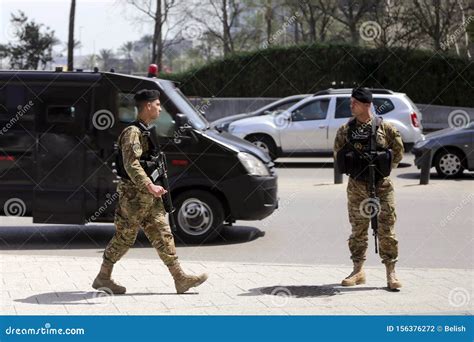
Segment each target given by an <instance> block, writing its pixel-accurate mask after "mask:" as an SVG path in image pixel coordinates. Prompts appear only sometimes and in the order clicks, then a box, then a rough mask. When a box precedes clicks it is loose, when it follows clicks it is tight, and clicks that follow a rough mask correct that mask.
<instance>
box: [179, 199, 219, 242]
mask: <svg viewBox="0 0 474 342" xmlns="http://www.w3.org/2000/svg"><path fill="white" fill-rule="evenodd" d="M174 203H175V208H176V210H175V211H174V213H173V215H174V219H175V222H176V232H175V233H176V236H177V238H178V241H182V242H185V243H203V242H208V241H211V240H213V239H215V238H216V237H217V236H218V235H219V234H220V232H221V231H222V229H223V228H224V225H223V223H224V209H223V208H222V204H221V203H220V202H219V200H218V199H217V198H216V197H215V196H214V195H212V194H211V193H209V192H206V191H202V190H192V191H185V192H183V193H181V194H179V195H178V196H177V197H176V199H175V201H174Z"/></svg>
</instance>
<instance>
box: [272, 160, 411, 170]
mask: <svg viewBox="0 0 474 342" xmlns="http://www.w3.org/2000/svg"><path fill="white" fill-rule="evenodd" d="M410 166H411V164H409V163H400V164H398V168H399V169H403V168H406V167H410ZM275 167H277V168H279V169H332V168H334V162H333V161H328V162H313V161H311V162H300V161H298V162H275Z"/></svg>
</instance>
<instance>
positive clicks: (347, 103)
mask: <svg viewBox="0 0 474 342" xmlns="http://www.w3.org/2000/svg"><path fill="white" fill-rule="evenodd" d="M350 117H352V112H351V98H350V97H338V98H337V101H336V113H335V114H334V118H335V119H342V118H350Z"/></svg>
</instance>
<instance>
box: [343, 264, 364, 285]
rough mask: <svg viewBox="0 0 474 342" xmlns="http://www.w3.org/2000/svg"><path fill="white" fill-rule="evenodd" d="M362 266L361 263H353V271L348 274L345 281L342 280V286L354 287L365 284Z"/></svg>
mask: <svg viewBox="0 0 474 342" xmlns="http://www.w3.org/2000/svg"><path fill="white" fill-rule="evenodd" d="M363 266H364V262H363V261H358V262H354V269H353V271H352V273H351V274H349V275H348V276H347V277H346V279H344V280H342V282H341V285H342V286H354V285H360V284H365V272H364V271H363V270H362V267H363Z"/></svg>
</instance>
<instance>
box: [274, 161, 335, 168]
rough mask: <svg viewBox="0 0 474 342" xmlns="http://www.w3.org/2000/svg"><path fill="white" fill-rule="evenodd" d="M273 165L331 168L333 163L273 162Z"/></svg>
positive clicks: (281, 166) (280, 166) (278, 166)
mask: <svg viewBox="0 0 474 342" xmlns="http://www.w3.org/2000/svg"><path fill="white" fill-rule="evenodd" d="M275 166H276V167H277V168H279V169H332V168H333V167H334V163H333V162H332V161H331V162H327V163H325V162H294V163H288V162H275Z"/></svg>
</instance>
